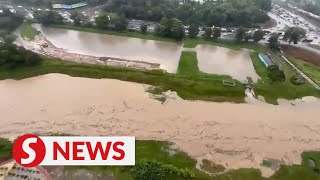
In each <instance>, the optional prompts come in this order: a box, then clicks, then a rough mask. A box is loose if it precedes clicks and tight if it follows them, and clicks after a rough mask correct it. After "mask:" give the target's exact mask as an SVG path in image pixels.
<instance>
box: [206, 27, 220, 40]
mask: <svg viewBox="0 0 320 180" xmlns="http://www.w3.org/2000/svg"><path fill="white" fill-rule="evenodd" d="M220 36H221V30H220V29H219V28H213V29H212V28H206V29H205V31H204V37H205V38H206V39H210V38H213V39H214V40H217V39H218V38H219V37H220Z"/></svg>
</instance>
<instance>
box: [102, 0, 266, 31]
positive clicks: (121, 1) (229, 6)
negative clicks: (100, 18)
mask: <svg viewBox="0 0 320 180" xmlns="http://www.w3.org/2000/svg"><path fill="white" fill-rule="evenodd" d="M179 2H181V1H178V0H112V1H111V5H110V6H108V7H107V8H106V11H107V12H110V11H112V12H117V13H119V14H125V16H126V17H127V18H133V19H142V20H149V21H160V20H161V19H162V18H163V17H168V18H169V19H170V18H177V19H179V20H181V21H182V22H183V23H184V24H198V25H203V26H210V27H211V26H213V25H214V26H240V25H242V26H246V27H252V26H255V25H256V23H263V22H265V21H266V20H268V16H267V14H266V12H265V11H269V10H270V9H271V1H270V0H241V1H240V0H228V1H221V0H218V1H207V2H205V3H204V4H200V3H198V2H195V1H186V2H185V3H183V4H179Z"/></svg>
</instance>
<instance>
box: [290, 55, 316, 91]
mask: <svg viewBox="0 0 320 180" xmlns="http://www.w3.org/2000/svg"><path fill="white" fill-rule="evenodd" d="M290 61H291V62H292V63H293V64H294V65H295V66H297V68H298V69H300V70H301V71H302V72H303V73H305V74H306V75H307V76H308V77H310V78H311V79H312V80H313V81H314V82H315V83H317V84H318V85H320V66H316V65H314V64H311V63H309V62H305V61H302V60H298V59H290Z"/></svg>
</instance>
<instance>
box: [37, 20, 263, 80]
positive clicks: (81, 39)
mask: <svg viewBox="0 0 320 180" xmlns="http://www.w3.org/2000/svg"><path fill="white" fill-rule="evenodd" d="M38 29H40V30H41V31H42V32H43V35H44V36H45V37H46V38H47V39H48V40H49V41H50V42H51V43H52V44H53V45H54V46H56V47H58V48H63V49H65V50H66V51H68V52H71V53H77V54H84V55H91V56H105V57H115V58H123V59H129V60H139V61H145V62H150V63H159V64H160V67H161V68H162V69H165V70H167V71H168V72H170V73H175V72H176V71H177V67H178V64H179V59H180V55H181V51H182V50H183V47H182V46H183V45H182V44H181V43H180V44H178V43H169V42H161V41H152V40H143V39H137V38H130V37H121V36H111V35H106V34H97V33H88V32H80V31H74V30H66V29H57V28H50V27H40V26H39V27H38ZM192 50H193V51H196V52H197V53H198V61H199V68H200V70H201V71H204V72H207V73H212V74H223V75H230V76H232V77H233V78H235V79H237V80H240V81H244V80H245V79H246V78H247V77H252V79H253V80H254V81H256V80H257V79H258V78H259V77H258V75H257V74H256V72H255V70H254V67H253V65H252V61H251V58H250V56H249V53H248V51H245V50H242V51H235V50H231V49H227V48H222V47H217V46H211V45H199V46H197V48H194V49H192Z"/></svg>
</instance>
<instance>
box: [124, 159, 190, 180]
mask: <svg viewBox="0 0 320 180" xmlns="http://www.w3.org/2000/svg"><path fill="white" fill-rule="evenodd" d="M129 170H130V173H131V174H132V175H133V177H134V179H136V180H163V179H166V177H168V176H170V177H179V179H180V178H183V179H192V178H193V177H194V176H195V175H194V174H192V173H191V172H189V171H188V170H186V169H180V168H177V167H175V166H172V165H167V164H163V163H160V162H155V161H140V162H138V163H137V164H136V165H135V166H134V167H131V168H130V169H129Z"/></svg>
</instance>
